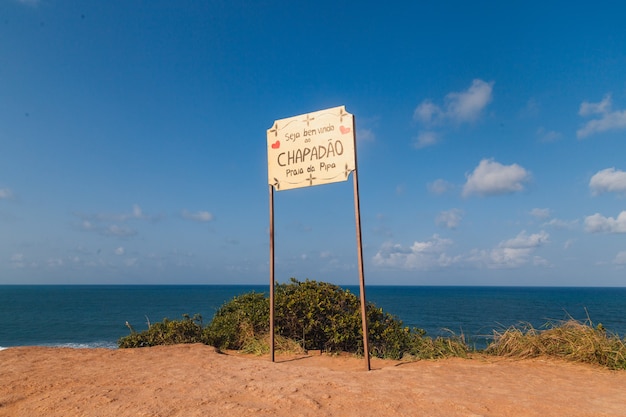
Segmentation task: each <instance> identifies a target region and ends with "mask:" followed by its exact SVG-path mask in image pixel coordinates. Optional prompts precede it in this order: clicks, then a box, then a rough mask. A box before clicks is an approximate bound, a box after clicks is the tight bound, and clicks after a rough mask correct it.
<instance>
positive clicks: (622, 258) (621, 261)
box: [613, 250, 626, 265]
mask: <svg viewBox="0 0 626 417" xmlns="http://www.w3.org/2000/svg"><path fill="white" fill-rule="evenodd" d="M613 263H614V264H617V265H626V250H623V251H621V252H619V253H618V254H617V255H616V256H615V259H614V260H613Z"/></svg>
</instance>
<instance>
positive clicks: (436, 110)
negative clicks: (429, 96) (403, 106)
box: [413, 100, 444, 124]
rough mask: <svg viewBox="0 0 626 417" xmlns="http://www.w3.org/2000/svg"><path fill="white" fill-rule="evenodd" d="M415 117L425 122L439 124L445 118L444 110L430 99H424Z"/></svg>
mask: <svg viewBox="0 0 626 417" xmlns="http://www.w3.org/2000/svg"><path fill="white" fill-rule="evenodd" d="M413 118H414V119H416V120H418V121H420V122H422V123H424V124H438V123H439V122H440V121H441V120H443V118H444V113H443V110H441V108H440V107H439V106H437V105H436V104H435V103H433V102H432V101H430V100H424V101H422V103H421V104H420V105H419V106H417V108H416V109H415V112H414V113H413Z"/></svg>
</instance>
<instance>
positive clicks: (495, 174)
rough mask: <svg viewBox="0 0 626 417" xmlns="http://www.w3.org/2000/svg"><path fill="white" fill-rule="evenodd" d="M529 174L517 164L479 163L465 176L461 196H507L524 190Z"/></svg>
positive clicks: (490, 160)
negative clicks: (465, 179) (465, 180)
mask: <svg viewBox="0 0 626 417" xmlns="http://www.w3.org/2000/svg"><path fill="white" fill-rule="evenodd" d="M529 179H530V173H529V172H528V171H526V170H525V169H524V168H522V167H521V166H519V165H517V164H512V165H502V164H500V163H499V162H496V161H494V160H493V159H483V160H482V161H480V163H479V164H478V166H477V167H476V169H474V172H472V173H471V174H469V175H467V182H466V183H465V186H464V187H463V196H469V195H472V194H478V195H482V196H487V195H500V194H508V193H513V192H517V191H522V190H523V189H524V184H523V183H524V182H527V181H528V180H529Z"/></svg>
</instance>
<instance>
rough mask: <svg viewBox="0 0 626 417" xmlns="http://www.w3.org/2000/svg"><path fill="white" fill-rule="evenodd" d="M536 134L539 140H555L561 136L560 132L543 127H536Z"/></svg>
mask: <svg viewBox="0 0 626 417" xmlns="http://www.w3.org/2000/svg"><path fill="white" fill-rule="evenodd" d="M537 136H538V137H539V140H540V141H541V142H556V141H557V140H560V139H561V138H562V137H563V135H562V134H561V133H560V132H557V131H555V130H546V129H544V128H543V127H540V128H539V129H537Z"/></svg>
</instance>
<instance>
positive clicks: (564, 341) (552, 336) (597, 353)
mask: <svg viewBox="0 0 626 417" xmlns="http://www.w3.org/2000/svg"><path fill="white" fill-rule="evenodd" d="M486 352H487V353H489V354H493V355H498V356H508V357H519V358H531V357H538V356H551V357H559V358H563V359H566V360H571V361H575V362H584V363H591V364H597V365H602V366H606V367H608V368H610V369H626V340H623V339H620V337H619V336H618V335H615V334H611V333H607V331H606V330H605V329H604V328H603V327H602V325H598V326H597V327H593V326H592V324H591V322H590V321H588V322H585V323H581V322H579V321H576V320H568V321H564V322H559V323H556V324H554V323H548V324H547V325H546V329H545V330H536V329H534V328H533V327H532V326H530V325H525V326H523V327H522V328H518V327H511V328H509V329H507V330H505V331H504V332H498V331H494V341H493V342H492V343H491V344H489V346H487V349H486Z"/></svg>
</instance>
